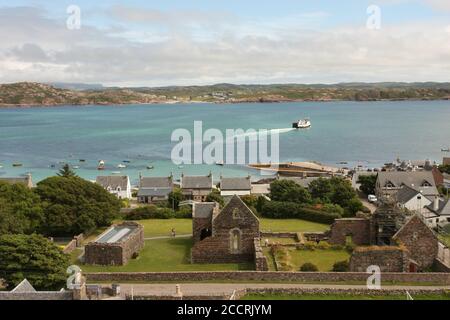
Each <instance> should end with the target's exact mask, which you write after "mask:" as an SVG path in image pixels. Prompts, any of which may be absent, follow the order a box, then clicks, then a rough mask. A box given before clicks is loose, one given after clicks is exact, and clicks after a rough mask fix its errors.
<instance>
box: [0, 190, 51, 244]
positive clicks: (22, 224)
mask: <svg viewBox="0 0 450 320" xmlns="http://www.w3.org/2000/svg"><path fill="white" fill-rule="evenodd" d="M43 221H44V212H43V210H42V206H41V200H40V198H39V196H38V195H36V194H35V193H34V192H33V191H32V190H30V189H29V188H27V187H26V186H25V185H23V184H8V183H5V182H0V235H1V234H8V233H27V234H31V233H33V232H35V231H36V230H37V229H38V228H39V227H40V226H41V224H42V223H43Z"/></svg>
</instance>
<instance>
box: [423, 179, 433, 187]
mask: <svg viewBox="0 0 450 320" xmlns="http://www.w3.org/2000/svg"><path fill="white" fill-rule="evenodd" d="M421 187H431V183H429V182H428V181H426V180H425V181H424V182H422V184H421Z"/></svg>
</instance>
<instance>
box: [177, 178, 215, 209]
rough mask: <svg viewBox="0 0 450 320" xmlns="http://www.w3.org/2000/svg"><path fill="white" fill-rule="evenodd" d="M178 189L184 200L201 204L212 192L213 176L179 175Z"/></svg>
mask: <svg viewBox="0 0 450 320" xmlns="http://www.w3.org/2000/svg"><path fill="white" fill-rule="evenodd" d="M180 188H181V192H182V193H183V196H184V197H185V198H186V200H192V201H199V202H203V201H205V200H206V197H207V196H208V195H209V194H210V193H211V192H212V190H213V176H212V174H211V173H210V174H209V175H207V176H185V175H184V174H182V175H181V179H180Z"/></svg>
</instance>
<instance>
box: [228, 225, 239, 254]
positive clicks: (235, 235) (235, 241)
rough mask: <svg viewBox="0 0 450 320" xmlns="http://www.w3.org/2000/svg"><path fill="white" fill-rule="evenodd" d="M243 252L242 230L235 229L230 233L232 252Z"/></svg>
mask: <svg viewBox="0 0 450 320" xmlns="http://www.w3.org/2000/svg"><path fill="white" fill-rule="evenodd" d="M240 251H241V230H239V229H233V230H231V231H230V252H231V253H233V254H237V253H240Z"/></svg>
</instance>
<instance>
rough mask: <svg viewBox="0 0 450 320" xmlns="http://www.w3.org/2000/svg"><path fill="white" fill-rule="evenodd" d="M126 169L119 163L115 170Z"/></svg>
mask: <svg viewBox="0 0 450 320" xmlns="http://www.w3.org/2000/svg"><path fill="white" fill-rule="evenodd" d="M126 167H127V166H126V165H124V164H121V163H119V164H118V165H117V168H119V169H124V168H126Z"/></svg>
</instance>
